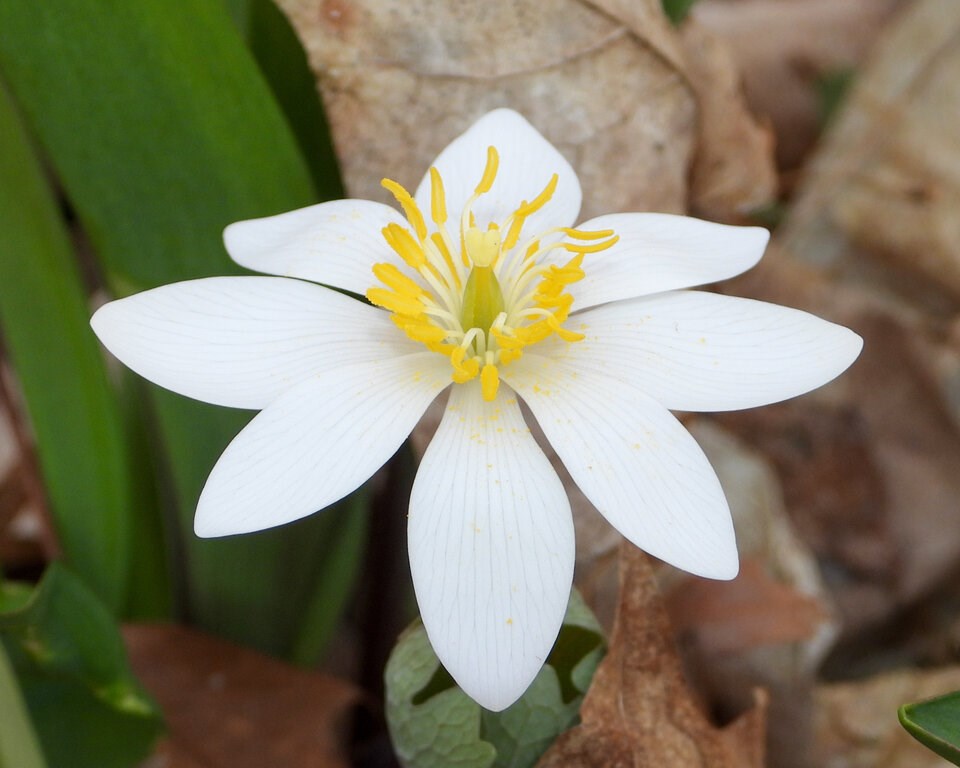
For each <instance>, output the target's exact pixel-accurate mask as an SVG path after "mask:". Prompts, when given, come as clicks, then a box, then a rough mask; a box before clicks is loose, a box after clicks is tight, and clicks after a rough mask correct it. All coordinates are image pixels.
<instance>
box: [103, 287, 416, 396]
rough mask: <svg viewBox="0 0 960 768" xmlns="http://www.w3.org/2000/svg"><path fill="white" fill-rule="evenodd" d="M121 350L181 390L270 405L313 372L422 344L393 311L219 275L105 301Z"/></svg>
mask: <svg viewBox="0 0 960 768" xmlns="http://www.w3.org/2000/svg"><path fill="white" fill-rule="evenodd" d="M90 323H91V325H92V326H93V330H94V331H95V332H96V334H97V336H98V337H99V338H100V340H101V341H102V342H103V343H104V345H105V346H106V347H107V349H109V350H110V351H111V352H112V353H113V354H114V355H115V356H116V357H118V358H119V359H120V360H121V361H122V362H123V363H124V364H125V365H127V366H128V367H130V368H132V369H133V370H134V371H136V372H137V373H139V374H140V375H141V376H143V377H144V378H147V379H149V380H150V381H152V382H154V383H156V384H159V385H160V386H162V387H165V388H166V389H169V390H172V391H174V392H178V393H180V394H181V395H186V396H187V397H192V398H195V399H197V400H203V401H205V402H208V403H214V404H216V405H226V406H230V407H234V408H258V409H259V408H263V407H265V406H266V405H267V404H268V403H270V402H271V401H272V400H274V399H275V398H276V397H277V396H278V395H279V394H280V393H281V392H284V391H285V390H287V389H289V388H290V387H292V386H293V385H295V384H296V383H297V382H299V381H301V380H303V379H304V378H306V377H307V376H311V375H313V374H315V373H318V372H320V371H324V370H326V369H328V368H331V367H335V366H340V365H347V364H350V363H359V362H364V361H367V360H376V359H379V358H383V357H390V356H394V357H395V356H397V355H400V354H406V353H409V352H411V351H414V350H416V349H417V346H416V345H414V344H412V343H411V342H408V341H407V340H406V339H405V338H404V337H403V335H402V334H400V333H398V331H397V328H396V326H394V325H393V323H391V322H390V320H389V317H388V315H387V313H386V312H383V311H381V310H377V309H374V308H373V307H370V306H368V305H366V304H363V303H362V302H360V301H357V300H356V299H351V298H349V297H347V296H343V295H342V294H339V293H336V292H335V291H331V290H330V289H328V288H323V287H321V286H319V285H313V284H312V283H305V282H303V281H300V280H285V279H282V278H277V277H211V278H207V279H203V280H190V281H187V282H183V283H173V284H171V285H164V286H161V287H160V288H154V289H153V290H150V291H144V292H143V293H138V294H135V295H133V296H129V297H127V298H125V299H119V300H117V301H111V302H110V303H109V304H105V305H104V306H102V307H101V308H100V309H99V310H97V312H96V314H94V316H93V318H92V319H91V321H90Z"/></svg>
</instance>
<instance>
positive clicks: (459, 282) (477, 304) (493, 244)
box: [367, 147, 619, 401]
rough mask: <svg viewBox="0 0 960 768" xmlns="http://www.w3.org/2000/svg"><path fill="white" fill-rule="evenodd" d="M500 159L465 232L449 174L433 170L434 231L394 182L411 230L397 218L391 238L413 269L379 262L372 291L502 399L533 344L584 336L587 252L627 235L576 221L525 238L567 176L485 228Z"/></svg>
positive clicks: (454, 373) (404, 325) (490, 159)
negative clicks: (581, 303)
mask: <svg viewBox="0 0 960 768" xmlns="http://www.w3.org/2000/svg"><path fill="white" fill-rule="evenodd" d="M499 162H500V159H499V155H498V154H497V150H496V149H495V148H494V147H488V148H487V164H486V167H485V168H484V171H483V176H482V178H481V179H480V183H479V184H477V186H476V188H475V190H474V193H473V195H472V196H471V197H470V199H469V200H467V202H466V204H465V205H464V208H463V211H462V212H461V215H460V221H459V227H458V228H457V230H455V232H456V234H457V235H458V237H457V238H456V239H454V237H453V236H452V235H451V233H450V229H449V228H448V225H447V218H448V217H447V204H446V196H445V194H444V190H443V180H442V179H441V178H440V173H439V172H438V171H437V169H436V168H431V169H430V218H431V220H432V223H433V225H434V229H433V231H432V232H431V231H430V230H429V229H428V228H427V223H426V220H425V219H424V216H423V213H422V212H421V211H420V208H419V207H418V205H417V203H416V201H415V200H414V199H413V197H412V196H411V195H410V193H409V192H407V190H406V189H404V188H403V187H402V186H400V185H399V184H397V183H396V182H395V181H391V180H390V179H384V180H383V182H382V183H383V186H384V187H386V189H388V190H389V191H390V192H391V193H392V194H393V196H394V197H395V198H396V199H397V202H398V203H399V204H400V207H401V208H402V209H403V212H404V215H405V216H406V218H407V221H408V223H409V225H410V228H406V227H403V226H401V225H399V224H389V225H388V226H386V227H385V228H384V229H383V236H384V238H385V239H386V241H387V244H388V245H389V246H390V247H391V248H392V249H393V251H394V252H395V253H396V254H397V255H398V256H399V257H400V259H401V260H402V261H403V263H404V264H405V265H406V266H407V267H408V268H409V269H410V270H412V273H408V272H405V271H403V270H401V269H400V268H399V267H398V266H397V265H395V264H388V263H381V264H374V266H373V274H374V276H375V277H376V278H377V280H379V281H380V285H376V286H374V287H372V288H370V289H369V290H368V291H367V298H368V299H369V300H370V302H371V303H373V304H375V305H377V306H378V307H382V308H384V309H387V310H389V311H390V312H391V313H392V315H391V319H392V320H393V321H394V322H395V323H396V324H397V325H398V326H399V327H400V328H401V329H402V330H403V331H404V333H406V334H407V336H409V337H410V338H411V339H413V340H414V341H418V342H420V343H422V344H424V345H425V346H426V347H427V348H428V349H431V350H432V351H434V352H437V353H439V354H442V355H445V356H446V357H449V359H450V365H451V369H452V370H451V377H452V379H453V381H455V382H457V383H459V384H462V383H465V382H467V381H470V380H472V379H474V378H476V377H477V376H479V377H480V385H481V391H482V393H483V397H484V399H485V400H488V401H490V400H493V399H494V398H495V397H496V396H497V390H498V388H499V386H500V368H501V367H502V366H505V365H509V364H510V363H511V362H513V361H514V360H517V359H519V358H520V357H521V356H522V355H523V350H524V349H525V348H526V347H528V346H530V345H532V344H536V343H537V342H540V341H543V340H544V339H546V338H547V337H549V336H551V335H556V336H558V337H560V338H561V339H563V340H564V341H567V342H575V341H580V340H581V339H583V334H580V333H576V332H574V331H571V330H569V329H567V328H564V327H563V323H564V322H566V320H567V317H568V316H569V314H570V308H571V306H572V305H573V297H572V296H571V295H570V294H569V293H567V290H566V289H567V287H568V286H569V285H571V284H573V283H575V282H577V281H578V280H581V279H583V276H584V272H583V269H582V266H581V265H582V262H583V258H584V256H585V255H586V254H588V253H596V252H598V251H603V250H606V249H607V248H609V247H610V246H612V245H613V244H614V243H615V242H617V240H618V239H619V238H618V237H617V236H616V235H615V234H614V233H613V230H610V229H606V230H598V231H593V232H587V231H583V230H577V229H570V228H567V227H559V228H555V229H549V230H547V231H545V232H540V233H534V234H532V235H530V234H529V233H528V235H527V237H526V239H524V238H523V235H524V232H523V230H524V226H525V225H526V223H527V220H528V219H529V218H530V216H532V215H533V214H534V213H536V212H537V211H539V210H540V209H541V208H543V207H544V206H545V205H546V204H547V203H548V202H549V201H550V200H551V199H552V197H553V194H554V192H555V190H556V187H557V181H558V176H557V174H553V176H552V177H551V178H550V180H549V182H548V183H547V185H546V186H545V187H544V189H543V191H542V192H541V193H540V194H539V195H537V196H536V197H535V198H534V199H533V200H531V201H529V202H528V201H526V200H524V201H522V202H521V203H520V204H519V205H518V206H517V208H516V210H514V212H513V213H512V214H510V216H508V217H507V219H506V220H505V221H503V222H489V223H488V224H487V228H486V229H482V228H481V227H480V226H478V224H477V221H476V217H475V216H474V214H473V206H474V204H475V203H476V202H477V200H478V199H479V198H480V197H481V196H482V195H484V194H486V193H487V192H489V191H490V188H491V187H492V186H493V183H494V181H495V180H496V177H497V170H498V167H499ZM558 235H559V236H563V238H562V239H558V237H557V236H558ZM557 251H566V252H567V253H572V254H573V256H572V258H569V259H568V260H567V261H566V263H563V264H561V263H560V261H562V260H557V259H556V258H552V257H553V255H554V254H555V252H557Z"/></svg>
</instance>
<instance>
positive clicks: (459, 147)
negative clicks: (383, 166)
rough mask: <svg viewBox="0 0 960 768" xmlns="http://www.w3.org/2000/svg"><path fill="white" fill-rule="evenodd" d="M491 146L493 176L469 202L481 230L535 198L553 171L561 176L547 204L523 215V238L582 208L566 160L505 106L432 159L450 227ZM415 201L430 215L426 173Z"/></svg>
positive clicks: (561, 223) (566, 220)
mask: <svg viewBox="0 0 960 768" xmlns="http://www.w3.org/2000/svg"><path fill="white" fill-rule="evenodd" d="M491 146H492V147H496V150H497V152H498V153H499V155H500V166H499V171H498V173H497V179H496V181H495V182H494V184H493V188H492V189H491V190H490V191H489V192H487V193H486V194H484V195H483V196H482V197H480V199H479V200H478V201H477V202H476V203H475V204H474V206H473V212H474V213H475V214H476V217H477V223H478V224H479V225H480V227H481V228H482V229H486V225H487V224H488V223H489V222H497V223H498V224H499V223H502V222H503V221H504V220H505V219H506V218H507V217H508V216H509V215H510V214H511V213H513V212H514V211H515V210H516V208H517V206H518V205H520V203H521V202H523V201H530V200H533V199H534V198H535V197H536V196H537V195H539V194H540V192H541V191H542V190H543V188H544V187H545V186H546V185H547V183H548V182H549V181H550V177H551V176H553V174H554V173H556V174H557V175H558V177H559V180H558V182H557V189H556V192H555V193H554V195H553V198H552V199H551V200H550V201H549V202H548V203H547V204H546V206H544V207H543V208H542V209H541V210H540V211H539V212H538V213H535V214H533V215H532V216H531V217H530V218H529V219H527V224H526V226H525V227H524V229H523V232H524V236H530V235H535V234H537V233H538V232H543V231H545V230H547V229H550V228H552V227H569V226H572V225H573V223H574V222H575V221H576V220H577V214H578V213H579V212H580V199H581V194H580V182H579V181H578V180H577V175H576V173H574V170H573V168H571V167H570V163H568V162H567V161H566V160H565V159H564V157H563V155H561V154H560V153H559V152H558V151H557V150H556V148H555V147H554V146H553V145H552V144H550V142H548V141H547V140H546V139H545V138H543V136H541V135H540V134H539V133H538V132H537V129H536V128H534V127H533V126H532V125H530V123H528V122H527V121H526V120H525V119H524V118H523V117H522V116H520V115H519V114H517V113H516V112H514V111H512V110H509V109H497V110H494V111H493V112H488V113H487V114H486V115H484V116H483V117H481V118H480V119H479V120H478V121H477V122H475V123H474V124H473V125H472V126H471V127H470V128H469V129H468V130H467V131H466V132H465V133H463V134H462V135H460V136H459V137H458V138H456V139H454V140H453V141H452V142H451V143H450V144H449V145H448V146H447V148H446V149H444V150H443V152H441V153H440V155H439V156H438V157H437V159H436V160H435V161H434V163H433V165H434V167H436V169H437V170H438V171H439V172H440V176H441V177H442V179H443V185H444V189H445V191H446V199H447V211H448V212H449V215H450V217H451V225H450V226H451V230H452V231H455V229H454V228H456V227H458V226H459V217H460V214H461V212H462V211H463V207H464V205H466V202H467V199H468V198H470V197H471V196H472V195H473V191H474V189H475V188H476V186H477V184H478V183H479V181H480V179H481V177H482V176H483V169H484V166H485V165H486V162H487V147H491ZM416 200H417V204H418V205H419V206H420V209H421V210H422V211H423V214H424V216H426V217H428V218H429V216H430V174H429V173H428V174H427V175H426V176H424V178H423V181H421V182H420V186H419V187H417V194H416Z"/></svg>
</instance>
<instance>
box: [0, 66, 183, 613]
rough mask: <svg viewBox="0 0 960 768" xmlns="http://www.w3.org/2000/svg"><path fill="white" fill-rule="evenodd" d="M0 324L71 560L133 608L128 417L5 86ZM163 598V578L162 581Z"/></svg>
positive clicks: (0, 101) (0, 116) (108, 597)
mask: <svg viewBox="0 0 960 768" xmlns="http://www.w3.org/2000/svg"><path fill="white" fill-rule="evenodd" d="M0 179H2V183H0V231H2V232H3V233H4V234H3V243H2V245H0V249H2V253H0V327H2V331H3V335H4V339H5V341H6V344H7V346H8V348H9V351H10V355H11V359H12V361H13V363H14V367H15V369H16V371H17V375H18V378H19V380H20V383H21V386H22V388H23V391H24V394H25V398H26V403H27V409H28V412H29V415H30V419H31V422H32V425H33V429H34V432H35V434H36V437H37V448H38V455H39V459H40V464H41V469H42V472H43V476H44V480H45V484H46V490H47V494H48V499H49V502H50V507H51V511H52V513H53V515H54V518H55V521H56V526H57V532H58V535H59V538H60V541H61V544H62V546H63V550H64V552H65V554H66V557H67V558H68V559H69V561H70V562H71V563H72V564H73V565H74V567H75V568H77V570H78V571H79V572H80V573H82V574H83V576H84V578H85V579H87V580H88V581H89V582H90V584H91V585H92V586H93V587H94V589H95V590H96V591H97V594H99V595H100V596H101V597H102V598H103V599H104V600H105V601H106V603H107V604H108V605H109V606H110V608H111V609H112V610H113V611H114V612H115V613H118V612H120V611H121V610H122V608H123V607H124V605H125V603H126V601H127V599H128V595H127V594H126V585H127V577H128V574H129V571H130V561H131V553H130V537H131V534H132V531H131V529H132V524H131V521H130V517H129V514H130V512H129V511H130V509H131V507H133V506H134V505H136V504H137V499H136V488H135V487H134V485H133V484H132V483H131V476H132V467H131V464H130V462H129V454H128V451H129V447H130V446H129V441H128V439H127V435H126V427H125V425H124V418H123V415H122V413H121V410H120V406H119V404H118V402H117V400H116V398H115V396H114V393H113V391H112V389H111V387H110V384H109V382H108V380H107V377H106V372H105V370H104V368H103V358H102V356H101V354H100V350H99V347H98V345H97V343H96V340H95V339H94V338H93V337H92V336H91V335H90V333H89V330H88V327H87V318H88V310H87V305H86V297H85V293H84V289H83V285H82V283H81V280H80V276H79V274H78V272H77V268H76V265H75V263H74V260H73V252H72V247H71V245H70V241H69V238H68V235H67V232H66V230H65V229H64V226H63V224H62V222H61V219H60V215H59V212H58V210H57V206H56V202H55V201H54V199H53V195H52V193H51V191H50V189H49V188H48V187H47V184H46V181H45V179H44V176H43V171H42V168H41V166H40V163H39V161H38V160H37V158H36V157H35V155H34V152H33V147H32V146H31V143H30V140H29V138H28V136H27V133H26V130H25V127H24V126H23V125H22V122H21V121H20V118H19V115H18V114H17V111H16V109H15V107H14V105H13V102H12V101H11V99H10V98H9V96H8V94H7V92H6V90H5V89H4V88H3V87H2V84H0ZM157 581H158V582H160V583H158V585H157V588H158V590H159V591H161V592H162V591H163V590H164V587H165V585H164V584H163V573H162V571H161V573H160V574H159V575H158V576H157Z"/></svg>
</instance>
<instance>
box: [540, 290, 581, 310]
mask: <svg viewBox="0 0 960 768" xmlns="http://www.w3.org/2000/svg"><path fill="white" fill-rule="evenodd" d="M533 300H534V301H535V302H536V304H537V306H538V307H542V308H543V309H563V310H566V311H567V312H569V311H570V307H571V305H572V304H573V296H571V295H570V294H569V293H559V294H547V293H540V291H539V290H538V291H537V292H536V293H535V294H534V295H533Z"/></svg>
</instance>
